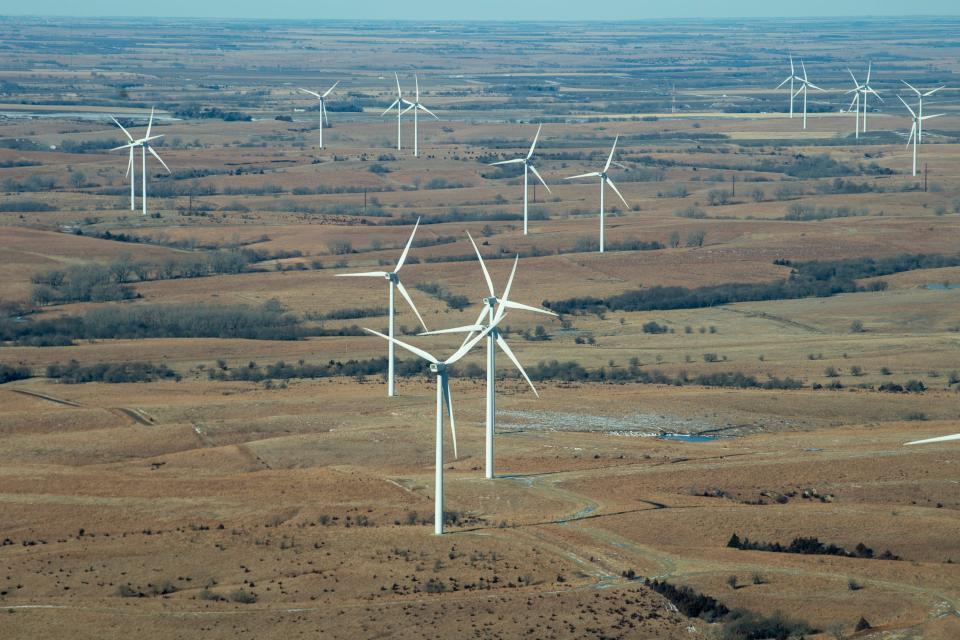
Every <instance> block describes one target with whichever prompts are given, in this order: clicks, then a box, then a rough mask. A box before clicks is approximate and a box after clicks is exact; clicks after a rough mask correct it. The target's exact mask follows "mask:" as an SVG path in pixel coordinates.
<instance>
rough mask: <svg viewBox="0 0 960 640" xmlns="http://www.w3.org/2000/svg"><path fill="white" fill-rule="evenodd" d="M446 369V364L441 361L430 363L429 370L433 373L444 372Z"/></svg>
mask: <svg viewBox="0 0 960 640" xmlns="http://www.w3.org/2000/svg"><path fill="white" fill-rule="evenodd" d="M446 370H447V365H446V364H444V363H443V362H431V363H430V371H432V372H433V373H437V374H440V373H444V372H446Z"/></svg>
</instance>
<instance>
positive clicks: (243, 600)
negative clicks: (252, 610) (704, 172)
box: [230, 589, 257, 604]
mask: <svg viewBox="0 0 960 640" xmlns="http://www.w3.org/2000/svg"><path fill="white" fill-rule="evenodd" d="M230 600H231V601H232V602H238V603H240V604H253V603H255V602H256V601H257V596H256V594H253V593H251V592H249V591H246V590H244V589H237V590H236V591H234V592H233V593H231V594H230Z"/></svg>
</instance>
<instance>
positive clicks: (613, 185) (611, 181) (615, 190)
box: [607, 178, 630, 209]
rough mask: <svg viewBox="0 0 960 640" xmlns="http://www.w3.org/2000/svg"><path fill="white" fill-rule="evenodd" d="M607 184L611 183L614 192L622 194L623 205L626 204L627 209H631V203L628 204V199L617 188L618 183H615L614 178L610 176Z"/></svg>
mask: <svg viewBox="0 0 960 640" xmlns="http://www.w3.org/2000/svg"><path fill="white" fill-rule="evenodd" d="M607 184H608V185H610V188H611V189H613V191H614V193H616V194H617V195H618V196H620V200H622V201H623V206H625V207H626V208H627V209H629V208H630V205H629V204H627V201H626V199H625V198H624V197H623V194H622V193H620V189H617V185H615V184H613V180H611V179H610V178H607Z"/></svg>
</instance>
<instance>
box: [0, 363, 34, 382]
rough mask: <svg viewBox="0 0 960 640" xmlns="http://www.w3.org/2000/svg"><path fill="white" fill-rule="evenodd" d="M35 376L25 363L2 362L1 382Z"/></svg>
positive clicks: (0, 365)
mask: <svg viewBox="0 0 960 640" xmlns="http://www.w3.org/2000/svg"><path fill="white" fill-rule="evenodd" d="M32 376H33V371H31V370H30V367H26V366H23V365H9V364H3V363H2V362H0V384H4V383H6V382H13V381H15V380H25V379H27V378H30V377H32Z"/></svg>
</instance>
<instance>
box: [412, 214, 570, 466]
mask: <svg viewBox="0 0 960 640" xmlns="http://www.w3.org/2000/svg"><path fill="white" fill-rule="evenodd" d="M467 237H468V238H470V244H472V245H473V250H474V251H475V252H476V253H477V258H478V259H479V260H480V268H481V269H482V270H483V278H484V280H486V282H487V290H488V291H489V292H490V296H489V297H487V298H484V299H483V308H482V309H481V310H480V315H479V316H477V320H476V322H474V323H473V324H472V325H467V326H464V327H455V328H453V329H441V330H439V331H430V332H428V333H429V334H430V335H433V334H440V333H466V334H467V337H466V338H465V339H464V341H463V343H464V344H466V343H467V342H469V341H470V339H471V338H472V337H473V334H474V333H476V332H477V331H483V330H484V329H486V328H487V327H493V330H492V331H490V332H489V333H488V334H487V421H486V477H487V479H488V480H490V479H492V478H493V434H494V432H495V431H496V422H497V397H496V393H497V391H496V348H495V346H494V345H496V346H499V347H500V350H501V351H503V352H504V353H505V354H507V357H508V358H510V361H511V362H513V364H514V366H516V367H517V369H518V370H519V371H520V374H521V375H522V376H523V378H524V380H526V381H527V384H529V385H530V388H531V389H533V393H534V395H536V396H537V397H538V398H539V397H540V394H539V393H537V389H536V387H534V386H533V382H531V381H530V377H529V376H528V375H527V372H526V371H524V370H523V366H522V365H521V364H520V361H519V360H517V356H516V355H514V353H513V350H512V349H510V345H508V344H507V341H506V340H504V339H503V336H502V335H500V331H499V330H498V329H497V328H496V327H495V326H494V323H495V320H496V318H497V316H498V315H502V314H503V310H504V309H520V310H523V311H533V312H535V313H543V314H546V315H550V316H556V315H557V314H556V313H554V312H553V311H547V310H546V309H539V308H537V307H530V306H527V305H525V304H520V303H519V302H514V301H513V300H510V299H509V296H510V287H511V286H513V277H514V276H515V275H516V274H517V263H518V262H519V260H520V257H519V256H517V258H516V259H514V261H513V271H511V272H510V279H509V280H507V286H506V288H505V289H504V290H503V296H502V297H500V298H498V297H497V294H496V292H495V291H494V288H493V280H491V279H490V272H489V271H487V266H486V265H485V264H484V262H483V257H482V256H481V255H480V249H478V248H477V243H476V242H474V240H473V237H472V236H471V235H470V233H469V232H468V233H467ZM485 315H486V316H488V320H487V325H486V326H484V325H483V324H482V323H483V317H484V316H485Z"/></svg>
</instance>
